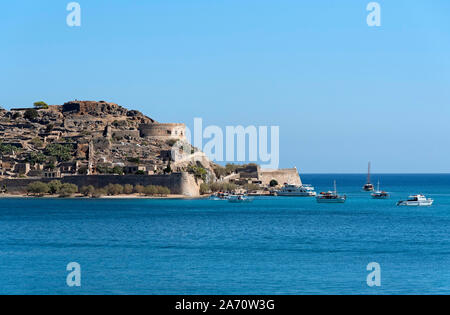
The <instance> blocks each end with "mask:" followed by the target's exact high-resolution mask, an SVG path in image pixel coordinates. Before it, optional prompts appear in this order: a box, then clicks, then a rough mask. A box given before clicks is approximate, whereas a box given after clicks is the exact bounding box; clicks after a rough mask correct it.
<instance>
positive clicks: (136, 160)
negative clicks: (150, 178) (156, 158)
mask: <svg viewBox="0 0 450 315" xmlns="http://www.w3.org/2000/svg"><path fill="white" fill-rule="evenodd" d="M127 161H128V162H130V163H136V164H139V163H140V162H141V160H140V159H139V158H138V157H129V158H127Z"/></svg>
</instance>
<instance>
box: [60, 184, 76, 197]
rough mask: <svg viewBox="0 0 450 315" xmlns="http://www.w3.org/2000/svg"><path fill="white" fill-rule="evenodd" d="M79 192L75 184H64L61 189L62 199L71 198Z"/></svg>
mask: <svg viewBox="0 0 450 315" xmlns="http://www.w3.org/2000/svg"><path fill="white" fill-rule="evenodd" d="M77 192H78V186H77V185H75V184H69V183H64V184H62V186H61V188H60V189H59V196H60V197H70V196H72V195H73V194H76V193H77Z"/></svg>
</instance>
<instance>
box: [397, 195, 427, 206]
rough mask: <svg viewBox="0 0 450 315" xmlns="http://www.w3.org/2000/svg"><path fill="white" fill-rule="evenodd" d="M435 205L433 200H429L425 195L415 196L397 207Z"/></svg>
mask: <svg viewBox="0 0 450 315" xmlns="http://www.w3.org/2000/svg"><path fill="white" fill-rule="evenodd" d="M433 203H434V200H433V199H430V198H427V197H425V196H424V195H413V196H410V197H409V198H408V200H402V201H399V202H398V203H397V206H410V207H429V206H432V205H433Z"/></svg>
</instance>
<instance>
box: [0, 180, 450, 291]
mask: <svg viewBox="0 0 450 315" xmlns="http://www.w3.org/2000/svg"><path fill="white" fill-rule="evenodd" d="M302 179H303V181H304V182H305V183H309V184H312V185H314V186H315V187H316V190H317V191H319V192H320V191H324V190H329V189H331V188H332V184H333V180H334V179H336V180H337V183H338V189H339V191H340V192H342V193H346V194H347V195H348V197H349V200H348V201H347V203H346V204H343V205H332V204H317V203H316V202H315V200H314V199H311V198H283V197H279V198H275V197H262V198H256V199H255V201H254V202H253V203H252V204H230V203H228V202H222V201H209V200H76V199H70V200H59V199H50V200H47V199H45V200H43V199H42V200H37V199H0V294H410V293H416V294H425V293H432V294H450V175H374V176H373V182H374V183H376V182H377V181H378V179H380V180H381V182H382V187H383V188H384V189H386V190H388V191H390V192H392V195H393V196H392V199H391V200H371V199H370V196H369V194H368V193H364V192H361V187H362V185H363V184H364V183H365V175H303V176H302ZM412 193H424V194H426V195H427V196H428V197H432V198H434V199H435V205H434V206H432V207H430V208H405V207H403V208H400V207H396V206H395V203H396V201H398V200H400V199H404V198H406V197H408V195H409V194H412ZM70 262H77V263H79V264H80V265H81V269H82V286H81V287H79V288H69V287H68V286H67V285H66V276H67V274H68V272H67V271H66V266H67V264H68V263H70ZM371 262H377V263H379V264H380V265H381V279H382V280H381V281H382V283H381V287H377V288H370V287H368V286H367V284H366V277H367V275H368V273H369V272H368V271H366V266H367V265H368V264H369V263H371Z"/></svg>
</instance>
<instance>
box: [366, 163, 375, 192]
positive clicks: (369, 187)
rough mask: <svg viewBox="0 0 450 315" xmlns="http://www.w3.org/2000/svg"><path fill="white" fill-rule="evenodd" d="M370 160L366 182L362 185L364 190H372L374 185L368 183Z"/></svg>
mask: <svg viewBox="0 0 450 315" xmlns="http://www.w3.org/2000/svg"><path fill="white" fill-rule="evenodd" d="M370 166H371V165H370V162H369V171H368V173H367V184H365V185H364V187H363V190H364V191H374V190H375V187H374V186H373V185H372V184H371V183H370Z"/></svg>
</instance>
